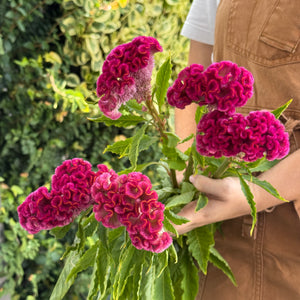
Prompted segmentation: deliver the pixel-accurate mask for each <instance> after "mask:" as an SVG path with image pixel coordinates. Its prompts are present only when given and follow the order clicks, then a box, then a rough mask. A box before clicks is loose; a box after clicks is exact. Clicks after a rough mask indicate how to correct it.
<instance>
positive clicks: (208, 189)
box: [189, 175, 224, 195]
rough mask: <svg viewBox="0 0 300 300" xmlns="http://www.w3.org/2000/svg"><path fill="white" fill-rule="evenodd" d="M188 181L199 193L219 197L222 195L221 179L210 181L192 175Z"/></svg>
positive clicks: (204, 177)
mask: <svg viewBox="0 0 300 300" xmlns="http://www.w3.org/2000/svg"><path fill="white" fill-rule="evenodd" d="M189 179H190V182H191V183H192V184H193V185H194V186H195V188H196V189H197V190H199V191H200V192H203V193H205V194H208V195H219V194H220V193H223V190H224V183H223V181H222V179H212V178H209V177H206V176H203V175H192V176H190V178H189Z"/></svg>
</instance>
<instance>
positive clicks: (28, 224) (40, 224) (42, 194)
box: [17, 187, 57, 234]
mask: <svg viewBox="0 0 300 300" xmlns="http://www.w3.org/2000/svg"><path fill="white" fill-rule="evenodd" d="M51 199H52V195H51V194H50V193H49V192H48V189H47V188H46V187H40V188H38V189H37V190H36V191H34V192H32V193H30V194H29V195H28V196H27V198H26V199H25V201H24V202H23V203H22V204H21V205H20V206H18V208H17V211H18V215H19V221H20V224H21V226H22V227H23V228H24V229H26V230H27V231H28V232H29V233H31V234H35V233H38V232H39V231H40V230H42V229H50V228H52V225H53V221H54V219H55V215H56V213H57V211H56V209H55V208H54V207H53V206H52V205H51Z"/></svg>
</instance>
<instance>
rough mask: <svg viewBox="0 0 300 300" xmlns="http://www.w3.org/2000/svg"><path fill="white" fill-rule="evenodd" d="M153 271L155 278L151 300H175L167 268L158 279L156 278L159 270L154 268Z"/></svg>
mask: <svg viewBox="0 0 300 300" xmlns="http://www.w3.org/2000/svg"><path fill="white" fill-rule="evenodd" d="M155 271H156V272H155V273H156V276H155V277H156V278H155V281H154V295H153V296H154V297H153V300H154V299H159V300H172V299H173V300H175V296H174V290H173V286H172V281H171V276H170V270H169V268H165V269H164V271H163V273H162V274H161V275H160V276H159V277H158V278H157V276H158V275H159V272H160V270H159V269H157V268H155Z"/></svg>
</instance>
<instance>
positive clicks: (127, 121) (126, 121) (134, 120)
mask: <svg viewBox="0 0 300 300" xmlns="http://www.w3.org/2000/svg"><path fill="white" fill-rule="evenodd" d="M88 120H90V121H93V122H103V123H104V124H105V125H106V126H116V127H129V126H136V125H137V124H139V123H141V122H145V119H144V118H143V117H140V116H135V115H122V116H121V117H120V118H119V119H117V120H112V119H110V118H107V117H105V116H101V117H98V118H88Z"/></svg>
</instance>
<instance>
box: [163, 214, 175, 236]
mask: <svg viewBox="0 0 300 300" xmlns="http://www.w3.org/2000/svg"><path fill="white" fill-rule="evenodd" d="M163 225H164V230H165V231H168V232H171V233H173V234H175V235H176V237H178V236H179V235H178V232H177V230H176V229H175V228H174V226H173V225H172V223H171V222H170V221H169V219H168V217H167V216H165V218H164V220H163Z"/></svg>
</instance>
